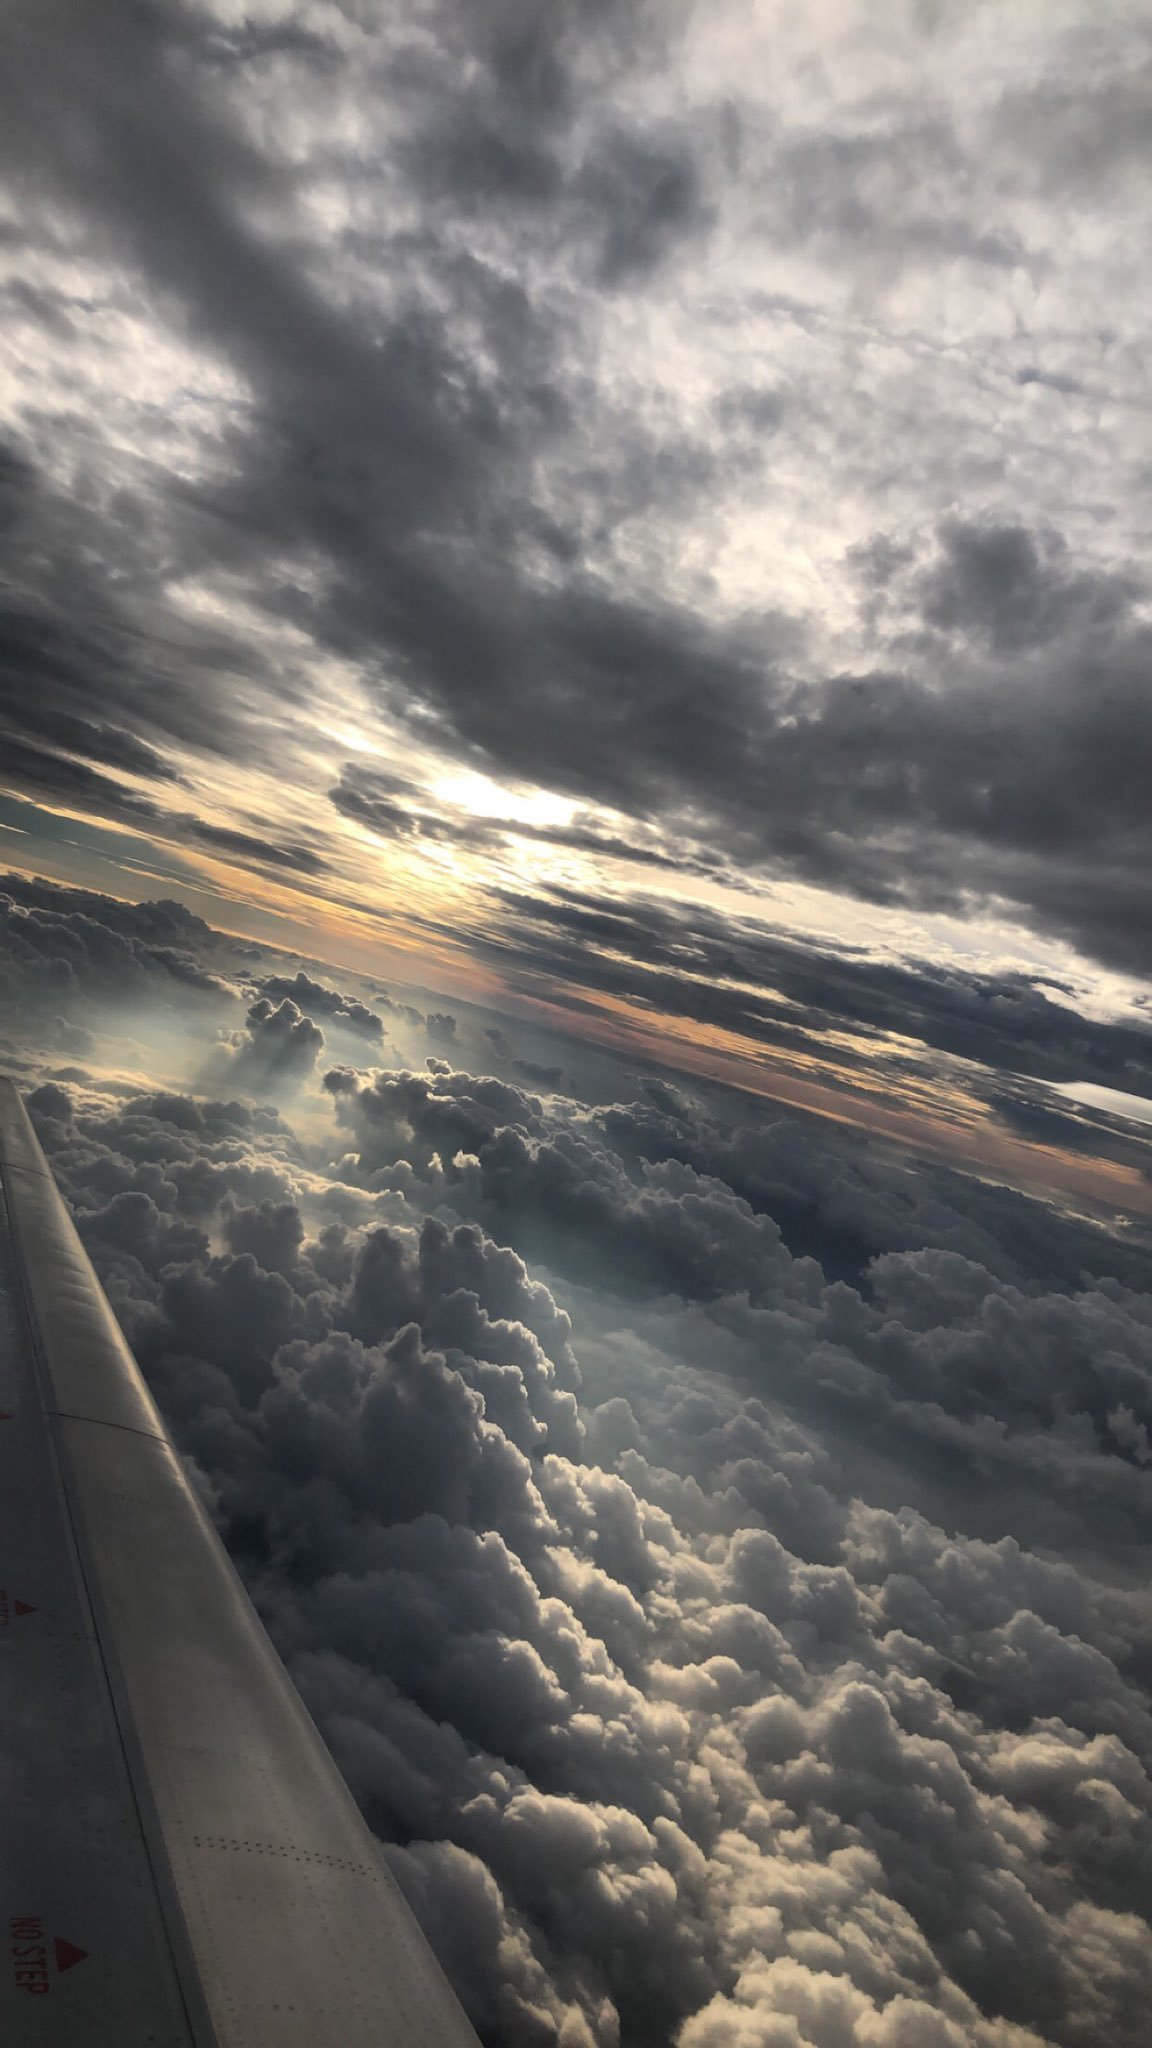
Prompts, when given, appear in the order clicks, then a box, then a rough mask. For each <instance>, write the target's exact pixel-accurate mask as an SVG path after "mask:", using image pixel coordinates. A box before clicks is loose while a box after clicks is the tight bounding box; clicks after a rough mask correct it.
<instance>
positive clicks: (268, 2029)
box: [0, 1084, 476, 2048]
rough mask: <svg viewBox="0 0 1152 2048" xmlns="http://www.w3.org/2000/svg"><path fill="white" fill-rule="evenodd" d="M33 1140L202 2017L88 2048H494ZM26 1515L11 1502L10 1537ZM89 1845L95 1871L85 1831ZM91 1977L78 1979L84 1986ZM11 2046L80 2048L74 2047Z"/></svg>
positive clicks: (24, 1188) (77, 1517) (111, 1668)
mask: <svg viewBox="0 0 1152 2048" xmlns="http://www.w3.org/2000/svg"><path fill="white" fill-rule="evenodd" d="M5 1095H7V1100H5ZM13 1120H16V1121H17V1122H18V1124H20V1125H22V1126H26V1119H25V1118H24V1113H23V1110H22V1107H21V1106H20V1105H19V1103H18V1100H15V1099H14V1091H13V1090H11V1088H10V1084H9V1086H8V1088H7V1090H5V1089H4V1088H3V1087H0V1156H3V1157H5V1158H7V1157H9V1156H11V1155H10V1153H9V1149H8V1145H7V1142H6V1141H7V1136H8V1132H9V1131H10V1130H11V1127H12V1123H13ZM29 1142H31V1144H32V1145H33V1146H34V1145H35V1139H34V1137H31V1138H30V1133H29V1131H28V1129H27V1128H21V1129H20V1131H19V1145H20V1150H21V1152H22V1154H23V1160H22V1163H21V1165H20V1166H18V1167H16V1168H15V1169H12V1170H11V1171H9V1170H8V1169H7V1168H6V1169H5V1180H6V1183H7V1185H8V1186H9V1189H10V1190H11V1191H12V1207H13V1208H14V1209H15V1210H16V1211H17V1215H16V1224H17V1236H18V1239H19V1245H20V1253H21V1261H22V1265H23V1269H24V1276H25V1282H26V1285H27V1290H28V1298H29V1305H30V1308H31V1319H32V1325H33V1330H34V1333H35V1337H36V1348H37V1352H38V1354H39V1359H38V1363H39V1371H40V1375H41V1378H42V1380H43V1384H44V1388H45V1392H46V1396H47V1402H46V1405H47V1408H48V1410H49V1412H50V1414H51V1417H52V1434H53V1436H54V1439H55V1442H54V1455H55V1458H56V1462H57V1466H58V1470H59V1475H60V1479H59V1486H60V1487H61V1488H62V1491H63V1494H64V1496H65V1497H66V1499H67V1503H68V1509H69V1514H70V1517H71V1524H72V1532H73V1539H74V1546H75V1554H76V1560H77V1563H78V1566H79V1569H80V1572H81V1574H82V1578H83V1581H84V1583H85V1585H86V1587H87V1593H88V1600H89V1608H90V1620H89V1623H88V1628H89V1631H90V1634H89V1638H88V1640H89V1642H91V1640H92V1639H94V1640H95V1641H96V1643H98V1646H99V1651H100V1654H101V1657H102V1662H103V1667H104V1670H105V1671H106V1674H107V1679H106V1690H107V1697H108V1699H110V1701H111V1705H112V1709H113V1712H114V1720H115V1726H116V1730H117V1732H118V1735H119V1739H120V1745H121V1751H122V1756H123V1759H124V1763H123V1769H124V1770H126V1773H127V1777H128V1780H129V1782H130V1790H131V1793H132V1794H133V1795H134V1800H135V1805H136V1809H137V1818H136V1841H137V1855H138V1857H139V1854H140V1851H141V1850H142V1851H143V1854H144V1866H143V1867H144V1869H145V1871H146V1872H147V1873H148V1875H149V1877H150V1882H151V1892H152V1899H153V1920H152V1923H150V1924H151V1925H153V1939H154V1934H155V1927H154V1923H155V1918H156V1914H157V1912H158V1913H159V1915H160V1917H161V1920H162V1922H163V1930H162V1931H163V1933H164V1934H165V1935H166V1937H167V1944H168V1950H169V1952H170V1958H169V1971H170V1976H171V1975H172V1972H173V1964H172V1962H171V1959H172V1958H174V1974H175V1976H176V1978H178V1980H179V1986H180V1989H181V1991H182V1993H183V1998H184V2003H185V2006H186V2008H187V2011H188V2017H187V2018H186V2020H185V2021H184V2026H185V2032H184V2033H183V2034H173V2033H171V2032H169V2033H160V2032H155V2031H153V2032H148V2031H141V2030H140V2029H139V2028H136V2029H135V2030H134V2029H133V2027H132V2026H128V2027H123V2026H121V2027H120V2030H119V2031H118V2032H116V2033H115V2034H113V2032H112V2031H110V2030H108V2031H104V2032H100V2031H94V2030H90V2031H89V2032H88V2033H87V2034H85V2035H84V2036H83V2038H84V2040H85V2041H86V2043H89V2044H92V2043H96V2042H99V2043H101V2044H102V2043H103V2042H104V2041H105V2040H108V2041H109V2042H111V2041H112V2040H113V2039H115V2040H116V2042H117V2048H128V2044H130V2043H135V2042H137V2041H139V2042H141V2043H143V2042H146V2041H148V2042H152V2041H154V2042H156V2043H157V2044H159V2043H164V2044H165V2048H166V2044H167V2043H168V2041H169V2040H172V2041H173V2042H175V2041H177V2040H179V2041H180V2042H182V2043H183V2042H184V2041H194V2042H195V2043H196V2044H197V2048H201V2044H203V2048H325V2044H331V2048H390V2044H392V2043H397V2044H404V2048H476V2044H475V2036H474V2035H473V2033H472V2030H471V2028H470V2027H469V2025H468V2023H467V2021H466V2019H465V2017H464V2014H463V2012H462V2010H461V2008H460V2006H459V2005H458V2004H457V2002H456V1999H455V1997H454V1995H453V1994H452V1992H451V1991H450V1989H449V1987H448V1985H447V1982H446V1980H445V1978H444V1977H443V1974H442V1972H441V1971H440V1968H439V1965H438V1964H437V1963H436V1961H435V1959H434V1957H433V1955H432V1953H431V1950H430V1949H429V1948H428V1946H427V1943H426V1942H425V1940H424V1937H423V1935H422V1934H421V1933H420V1931H419V1929H418V1927H417V1925H416V1922H415V1920H414V1919H413V1918H412V1915H411V1913H410V1912H409V1910H408V1907H407V1906H406V1904H405V1902H404V1900H403V1898H402V1897H401V1895H400V1893H399V1891H398V1890H397V1888H396V1886H395V1884H394V1882H393V1880H392V1878H391V1876H390V1874H389V1872H388V1870H387V1868H386V1866H385V1864H384V1863H383V1860H382V1858H381V1857H380V1854H379V1851H378V1848H377V1846H376V1844H375V1842H374V1841H373V1838H372V1836H371V1835H370V1833H369V1832H368V1830H367V1828H366V1827H365V1825H364V1823H363V1821H362V1820H361V1818H360V1815H359V1813H358V1812H357V1810H356V1807H355V1805H354V1803H353V1801H352V1799H351V1797H350V1795H349V1793H348V1791H347V1789H346V1788H345V1786H344V1784H343V1782H342V1780H341V1779H340V1777H339V1774H338V1772H337V1771H336V1769H335V1766H334V1764H333V1763H332V1760H331V1758H330V1756H329V1755H328V1752H327V1750H326V1749H325V1747H324V1745H323V1743H322V1742H321V1741H320V1738H319V1736H318V1735H317V1733H316V1730H315V1728H314V1727H313V1725H312V1723H311V1721H310V1720H309V1718H308V1716H307V1714H306V1713H305V1711H304V1708H303V1706H302V1704H301V1702H300V1700H299V1698H298V1696H297V1694H296V1692H295V1690H294V1688H293V1687H292V1685H291V1683H290V1682H289V1680H288V1678H287V1676H286V1674H285V1672H284V1669H283V1666H282V1665H281V1664H280V1661H279V1659H278V1658H277V1656H276V1654H275V1651H274V1650H273V1648H272V1646H271V1643H270V1642H269V1640H268V1637H267V1635H266V1634H265V1632H264V1630H263V1628H262V1626H261V1624H260V1622H259V1620H258V1618H257V1617H256V1615H255V1613H254V1611H253V1609H252V1607H251V1604H250V1602H249V1600H248V1597H247V1595H246V1593H245V1592H244V1590H243V1587H242V1586H241V1584H240V1581H239V1579H238V1578H237V1576H236V1574H235V1572H234V1570H233V1568H232V1566H231V1564H230V1562H229V1560H228V1558H227V1556H226V1555H225V1553H224V1550H223V1548H222V1546H221V1544H220V1542H219V1539H218V1538H217V1536H216V1533H215V1531H214V1530H213V1529H212V1527H211V1524H210V1523H209V1521H208V1520H207V1517H206V1516H205V1514H204V1511H203V1509H202V1508H201V1506H200V1503H199V1501H198V1500H197V1499H196V1497H195V1495H194V1493H193V1491H192V1489H191V1488H190V1486H189V1485H188V1482H187V1480H186V1478H185V1476H184V1473H183V1471H182V1469H181V1466H180V1464H179V1461H178V1459H177V1458H176V1457H175V1455H174V1454H173V1452H172V1450H171V1447H170V1446H169V1444H168V1442H167V1439H166V1437H165V1436H164V1434H163V1431H162V1429H161V1426H160V1424H159V1422H158V1419H157V1418H156V1413H155V1410H154V1408H153V1407H152V1404H151V1401H150V1400H149V1398H148V1396H147V1394H146V1392H145V1391H144V1389H143V1387H142V1385H141V1383H140V1380H139V1374H138V1372H137V1369H136V1366H135V1363H134V1361H133V1360H132V1358H131V1354H130V1353H129V1352H128V1350H127V1347H126V1346H125V1345H124V1342H123V1339H122V1338H121V1337H120V1334H119V1331H118V1330H117V1329H116V1326H115V1324H114V1322H112V1319H111V1317H110V1312H109V1311H108V1309H107V1305H106V1303H104V1302H103V1298H102V1297H101V1296H100V1295H99V1290H98V1287H97V1284H96V1282H95V1278H94V1276H93V1275H92V1274H91V1269H90V1268H89V1267H88V1265H87V1260H86V1258H85V1255H84V1252H83V1249H82V1247H81V1246H80V1243H79V1239H78V1238H77V1237H76V1233H75V1231H74V1229H73V1226H72V1224H71V1221H70V1219H69V1218H68V1215H67V1212H66V1210H65V1208H64V1205H63V1203H62V1201H61V1200H60V1197H59V1195H58V1193H57V1191H56V1189H55V1185H54V1183H53V1182H52V1181H51V1179H50V1177H48V1176H47V1175H46V1173H45V1171H44V1168H43V1164H42V1162H41V1164H40V1165H39V1167H37V1166H36V1165H35V1164H32V1165H29V1164H28V1163H26V1162H27V1158H28V1147H29ZM13 1149H14V1148H13ZM33 1183H35V1184H36V1185H35V1187H33ZM25 1204H27V1207H25V1206H24V1205H25ZM57 1273H59V1274H61V1275H62V1276H64V1285H63V1287H62V1288H61V1290H60V1292H59V1293H57V1292H56V1290H55V1286H54V1279H53V1276H54V1275H55V1274H57ZM86 1298H87V1300H88V1302H89V1306H90V1309H91V1316H90V1318H89V1316H88V1314H87V1312H86V1309H85V1299H86ZM110 1322H111V1324H112V1326H111V1330H110V1329H109V1323H110ZM128 1417H132V1418H135V1419H133V1420H127V1419H126V1418H128ZM112 1418H116V1419H115V1420H113V1419H112ZM4 1427H5V1425H2V1424H0V1431H2V1430H3V1428H4ZM2 1443H3V1438H2V1435H0V1447H2ZM43 1478H44V1475H43V1474H42V1473H41V1474H40V1475H39V1477H38V1478H37V1480H36V1482H35V1486H41V1485H42V1484H43ZM34 1490H35V1487H34ZM7 1521H8V1516H7V1513H6V1511H5V1509H4V1507H3V1505H2V1504H0V1537H2V1534H3V1527H4V1525H5V1524H6V1523H7ZM23 1618H25V1617H22V1619H23ZM4 1634H5V1631H4V1630H3V1629H2V1628H0V1638H2V1637H3V1636H4ZM28 1640H29V1641H30V1640H31V1638H30V1637H29V1638H28ZM74 1685H75V1680H74V1681H73V1686H74ZM2 1740H3V1734H2V1731H0V1741H2ZM65 1779H66V1782H70V1779H71V1767H69V1770H68V1771H67V1772H66V1773H65ZM74 1847H75V1851H76V1854H77V1856H78V1857H79V1858H80V1859H81V1861H82V1860H83V1858H84V1856H85V1855H86V1853H87V1852H86V1846H85V1841H84V1838H83V1833H82V1831H81V1833H80V1835H79V1836H78V1839H77V1842H76V1843H75V1845H74ZM93 1881H95V1867H93ZM69 1939H71V1940H73V1941H75V1940H77V1939H78V1938H77V1937H76V1936H70V1937H69ZM79 1945H80V1946H84V1944H83V1943H82V1942H81V1943H79ZM157 1952H158V1953H159V1954H160V1956H161V1959H162V1960H163V1956H164V1952H163V1943H161V1944H160V1945H159V1947H158V1951H157ZM84 1967H85V1969H86V1968H87V1967H88V1966H87V1964H85V1966H84ZM81 1976H82V1972H81V1969H80V1968H79V1966H77V1967H76V1968H75V1971H74V1974H73V1972H72V1971H69V1973H68V1978H67V1982H68V1985H69V1986H70V1987H71V1985H73V1984H75V1985H76V1986H77V1987H78V1986H79V1984H80V1981H81ZM28 2002H29V2003H30V2002H31V2001H30V2000H28ZM42 2002H43V2003H44V2004H47V2002H48V2001H47V2000H46V1999H45V2000H43V2001H42ZM178 2017H179V2016H178ZM150 2024H151V2022H150ZM10 2038H12V2039H14V2040H16V2041H23V2040H24V2039H25V2038H26V2039H27V2040H28V2041H29V2042H32V2041H39V2040H40V2039H41V2038H44V2039H48V2038H51V2039H52V2040H54V2041H55V2040H59V2041H60V2042H61V2043H62V2044H63V2043H65V2042H67V2044H68V2048H71V2039H70V2037H68V2036H66V2035H64V2034H52V2035H51V2036H47V2035H45V2036H41V2035H37V2034H35V2033H28V2034H27V2035H26V2036H25V2035H24V2034H21V2033H19V2032H17V2033H15V2034H14V2035H11V2036H10ZM79 2038H81V2037H80V2036H77V2039H79Z"/></svg>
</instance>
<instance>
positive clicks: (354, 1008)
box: [257, 967, 384, 1042]
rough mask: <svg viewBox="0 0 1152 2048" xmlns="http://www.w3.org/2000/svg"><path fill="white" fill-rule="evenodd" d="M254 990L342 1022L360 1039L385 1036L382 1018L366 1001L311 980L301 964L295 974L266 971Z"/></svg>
mask: <svg viewBox="0 0 1152 2048" xmlns="http://www.w3.org/2000/svg"><path fill="white" fill-rule="evenodd" d="M257 989H258V992H259V994H260V995H261V996H267V997H268V998H269V1000H270V1001H273V1002H277V1001H281V1002H282V1001H285V1000H287V1001H289V1002H293V1003H295V1004H296V1005H297V1007H298V1008H299V1009H301V1010H303V1011H306V1012H307V1014H308V1016H310V1017H312V1018H313V1019H315V1018H317V1017H327V1018H329V1019H330V1020H331V1021H332V1023H333V1024H339V1025H343V1027H344V1029H345V1030H346V1031H354V1032H356V1033H357V1035H358V1036H359V1037H361V1038H369V1039H374V1040H376V1041H377V1042H379V1041H380V1040H381V1039H382V1038H383V1036H384V1025H383V1023H382V1021H381V1019H380V1018H379V1017H378V1016H377V1015H376V1013H375V1011H374V1010H370V1009H369V1008H368V1006H367V1004H366V1003H362V1002H360V1001H359V999H358V998H357V997H356V996H350V995H342V994H341V992H340V990H339V989H335V988H328V987H326V986H325V984H324V983H323V982H320V981H314V980H313V978H312V976H311V975H310V974H305V972H304V969H303V968H302V967H301V968H299V969H298V970H297V972H296V973H295V974H294V975H287V974H266V975H265V976H264V978H263V980H262V981H260V982H258V983H257Z"/></svg>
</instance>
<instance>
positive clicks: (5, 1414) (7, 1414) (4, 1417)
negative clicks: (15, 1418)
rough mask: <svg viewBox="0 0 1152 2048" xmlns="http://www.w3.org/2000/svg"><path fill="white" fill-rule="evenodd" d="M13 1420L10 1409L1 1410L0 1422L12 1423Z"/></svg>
mask: <svg viewBox="0 0 1152 2048" xmlns="http://www.w3.org/2000/svg"><path fill="white" fill-rule="evenodd" d="M11 1420H12V1410H11V1409H10V1408H0V1422H11Z"/></svg>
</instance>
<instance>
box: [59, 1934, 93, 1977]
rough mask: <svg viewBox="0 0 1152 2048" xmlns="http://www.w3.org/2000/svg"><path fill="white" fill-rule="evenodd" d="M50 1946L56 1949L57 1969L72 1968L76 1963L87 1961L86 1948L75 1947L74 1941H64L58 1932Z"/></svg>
mask: <svg viewBox="0 0 1152 2048" xmlns="http://www.w3.org/2000/svg"><path fill="white" fill-rule="evenodd" d="M52 1946H53V1948H54V1949H55V1951H56V1968H57V1969H58V1970H72V1969H74V1968H75V1967H76V1964H77V1963H86V1962H87V1961H88V1951H87V1949H86V1948H77V1946H76V1943H75V1942H74V1941H64V1940H63V1939H62V1937H61V1936H60V1935H59V1934H58V1935H57V1936H56V1939H55V1941H54V1942H53V1944H52Z"/></svg>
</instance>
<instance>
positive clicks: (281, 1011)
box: [229, 996, 325, 1094]
mask: <svg viewBox="0 0 1152 2048" xmlns="http://www.w3.org/2000/svg"><path fill="white" fill-rule="evenodd" d="M324 1043H325V1040H324V1033H323V1032H322V1030H321V1029H320V1026H319V1025H318V1024H316V1023H314V1021H313V1019H312V1018H311V1017H308V1016H305V1014H304V1012H303V1011H302V1010H300V1009H299V1008H298V1006H297V1005H296V1004H295V1003H294V1002H293V1001H292V998H291V997H290V996H285V997H284V998H283V1000H282V1001H281V1002H279V1003H274V1002H273V1001H272V998H271V996H260V997H259V998H258V1000H257V1001H256V1002H254V1003H253V1004H252V1006H251V1008H250V1010H249V1011H248V1015H247V1017H246V1019H245V1035H244V1036H243V1037H242V1038H239V1039H238V1042H237V1044H236V1048H235V1051H234V1053H233V1055H232V1057H231V1062H230V1066H229V1072H230V1075H231V1078H232V1081H233V1082H234V1084H235V1085H236V1086H237V1087H240V1088H246V1089H248V1091H249V1092H250V1093H254V1094H260V1093H261V1092H263V1091H265V1090H267V1091H268V1092H270V1093H272V1094H275V1093H276V1092H277V1090H279V1089H283V1088H294V1087H296V1086H298V1085H299V1083H300V1082H301V1081H303V1080H304V1079H305V1078H306V1077H307V1076H308V1075H309V1074H310V1073H311V1072H312V1070H313V1068H314V1067H315V1065H316V1062H317V1060H318V1059H319V1057H320V1055H321V1053H322V1052H323V1050H324Z"/></svg>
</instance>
